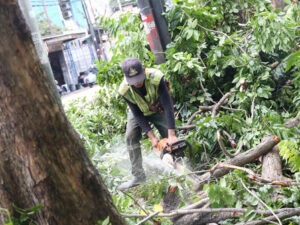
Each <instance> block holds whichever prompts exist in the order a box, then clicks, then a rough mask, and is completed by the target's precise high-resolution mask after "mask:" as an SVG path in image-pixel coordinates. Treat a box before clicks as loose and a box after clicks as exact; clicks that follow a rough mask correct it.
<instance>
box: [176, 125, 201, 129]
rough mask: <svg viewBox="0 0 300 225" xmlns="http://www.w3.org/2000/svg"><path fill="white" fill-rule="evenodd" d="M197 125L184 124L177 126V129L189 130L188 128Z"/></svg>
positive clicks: (193, 127)
mask: <svg viewBox="0 0 300 225" xmlns="http://www.w3.org/2000/svg"><path fill="white" fill-rule="evenodd" d="M196 127H197V126H196V125H185V126H181V127H178V128H177V129H178V130H190V129H195V128H196Z"/></svg>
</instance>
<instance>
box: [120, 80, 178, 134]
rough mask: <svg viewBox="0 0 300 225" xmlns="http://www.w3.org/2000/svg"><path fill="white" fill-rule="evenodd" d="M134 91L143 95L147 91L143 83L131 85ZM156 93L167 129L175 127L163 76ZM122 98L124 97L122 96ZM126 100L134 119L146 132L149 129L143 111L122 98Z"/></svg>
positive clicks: (170, 100)
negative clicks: (141, 84)
mask: <svg viewBox="0 0 300 225" xmlns="http://www.w3.org/2000/svg"><path fill="white" fill-rule="evenodd" d="M132 87H133V89H134V91H135V92H136V93H138V94H139V95H141V96H142V97H144V96H145V95H146V94H147V92H146V88H145V84H144V85H143V87H141V88H136V87H134V86H132ZM158 95H159V99H158V100H159V101H160V103H161V105H162V107H163V109H164V113H165V118H166V121H167V126H168V129H175V118H174V109H173V102H172V99H171V96H170V94H169V90H168V87H167V85H166V83H165V80H164V78H162V79H161V80H160V83H159V86H158ZM123 98H124V97H123ZM124 99H125V101H126V102H127V104H128V106H129V108H130V110H131V111H132V113H133V115H134V117H135V119H136V120H137V122H138V124H139V126H140V127H141V128H142V130H143V131H144V132H145V133H148V131H150V130H151V127H150V124H149V121H148V120H147V117H146V116H144V114H143V112H142V111H141V110H140V108H139V107H138V105H137V104H133V103H132V102H130V101H128V100H127V99H126V98H124Z"/></svg>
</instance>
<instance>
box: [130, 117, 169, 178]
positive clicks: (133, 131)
mask: <svg viewBox="0 0 300 225" xmlns="http://www.w3.org/2000/svg"><path fill="white" fill-rule="evenodd" d="M146 118H147V120H148V121H150V122H151V123H152V124H153V125H154V126H155V127H156V128H157V129H158V131H159V133H160V135H161V138H167V137H168V127H167V123H166V120H165V117H164V115H163V114H161V113H155V114H153V115H151V116H147V117H146ZM141 138H142V129H141V128H140V126H139V125H138V123H137V121H136V119H135V118H134V116H133V114H132V112H131V111H129V113H128V115H127V126H126V145H127V150H128V153H129V158H130V162H131V173H132V175H133V176H135V177H143V176H145V171H144V169H143V159H142V152H141V144H140V140H141Z"/></svg>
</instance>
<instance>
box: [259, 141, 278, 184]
mask: <svg viewBox="0 0 300 225" xmlns="http://www.w3.org/2000/svg"><path fill="white" fill-rule="evenodd" d="M281 164H282V162H281V158H280V155H279V148H278V146H277V145H276V146H275V147H274V148H273V149H272V151H270V152H269V153H268V154H266V155H265V156H263V160H262V172H261V175H262V178H264V179H270V180H282V178H283V176H282V166H281Z"/></svg>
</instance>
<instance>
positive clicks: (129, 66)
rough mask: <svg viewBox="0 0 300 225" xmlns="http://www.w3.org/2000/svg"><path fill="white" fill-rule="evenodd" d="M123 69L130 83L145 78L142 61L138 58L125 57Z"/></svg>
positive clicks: (132, 83)
mask: <svg viewBox="0 0 300 225" xmlns="http://www.w3.org/2000/svg"><path fill="white" fill-rule="evenodd" d="M122 70H123V73H124V74H125V77H126V80H127V83H128V84H129V85H134V84H136V83H139V82H141V81H143V80H145V77H146V75H145V71H144V68H143V65H142V62H141V61H140V60H139V59H137V58H127V59H125V60H124V62H123V64H122Z"/></svg>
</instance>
